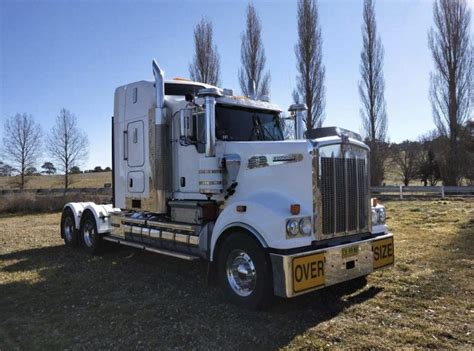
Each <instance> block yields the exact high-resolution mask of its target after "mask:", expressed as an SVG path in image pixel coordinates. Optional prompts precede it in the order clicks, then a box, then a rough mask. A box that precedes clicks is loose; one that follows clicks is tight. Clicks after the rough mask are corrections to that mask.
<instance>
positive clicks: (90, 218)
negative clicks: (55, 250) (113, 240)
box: [61, 208, 103, 254]
mask: <svg viewBox="0 0 474 351" xmlns="http://www.w3.org/2000/svg"><path fill="white" fill-rule="evenodd" d="M75 223H76V221H75V218H74V213H73V212H72V210H71V209H70V208H66V209H65V210H64V211H63V214H62V217H61V236H62V237H63V239H64V242H65V244H66V246H69V247H78V246H82V247H83V248H84V249H85V250H86V251H87V252H89V253H91V254H96V253H99V252H100V251H101V248H102V244H103V240H102V237H101V236H100V235H99V234H98V233H97V224H96V222H95V218H94V215H93V214H92V213H91V212H89V211H86V212H85V213H84V214H83V215H82V218H81V225H80V228H79V229H78V228H76V224H75Z"/></svg>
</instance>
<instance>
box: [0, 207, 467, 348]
mask: <svg viewBox="0 0 474 351" xmlns="http://www.w3.org/2000/svg"><path fill="white" fill-rule="evenodd" d="M386 206H387V208H388V213H389V219H388V222H389V225H390V227H391V229H392V231H393V232H394V234H395V245H396V266H395V268H394V269H392V270H387V271H381V272H377V273H374V274H372V275H371V276H370V277H369V279H368V284H367V285H366V286H357V285H356V284H343V285H340V286H335V287H332V288H328V289H324V290H321V291H317V292H314V293H311V294H308V295H304V296H301V297H298V298H294V299H290V300H283V299H279V300H277V302H276V304H275V305H274V306H273V307H272V308H270V309H269V310H268V311H264V312H249V311H244V310H241V309H239V308H237V307H235V306H233V305H230V304H228V303H227V302H225V301H224V300H223V299H222V297H221V294H220V291H219V289H218V288H214V287H209V286H207V285H206V265H205V264H204V263H190V262H185V261H180V260H177V259H173V258H168V257H162V256H158V255H153V254H148V253H145V252H140V251H135V250H132V249H127V248H117V247H115V246H110V248H109V250H107V252H106V253H105V254H103V255H102V256H95V257H91V256H87V255H86V254H85V253H84V252H83V251H82V250H70V249H68V248H66V247H65V246H64V245H63V243H62V241H61V239H60V238H59V232H58V228H59V219H60V215H59V214H47V215H31V216H16V217H8V218H0V311H1V312H0V315H1V316H2V318H0V349H14V348H20V349H50V348H52V349H64V348H69V349H70V348H73V349H83V348H94V349H95V348H119V349H130V348H147V349H148V348H160V349H168V348H182V349H191V348H196V349H216V348H217V349H245V348H250V349H254V348H258V349H277V348H312V347H328V346H329V347H331V346H335V347H356V348H361V347H364V348H393V347H400V346H404V347H421V348H428V347H430V348H431V347H438V348H453V347H457V348H459V347H461V348H472V347H473V344H472V342H473V337H472V329H473V317H474V306H473V302H472V301H474V299H473V291H474V287H473V282H474V276H473V275H474V274H473V271H474V270H473V266H474V258H473V248H474V247H473V237H474V236H473V235H474V221H473V220H472V218H474V201H470V200H469V201H442V202H441V201H410V202H387V203H386ZM414 208H416V209H419V210H415V211H413V209H414Z"/></svg>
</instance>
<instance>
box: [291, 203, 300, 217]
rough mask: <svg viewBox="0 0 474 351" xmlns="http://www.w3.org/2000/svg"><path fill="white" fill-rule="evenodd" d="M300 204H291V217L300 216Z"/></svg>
mask: <svg viewBox="0 0 474 351" xmlns="http://www.w3.org/2000/svg"><path fill="white" fill-rule="evenodd" d="M300 210H301V208H300V204H291V206H290V212H291V214H292V215H298V214H300Z"/></svg>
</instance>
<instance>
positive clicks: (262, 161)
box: [247, 154, 303, 169]
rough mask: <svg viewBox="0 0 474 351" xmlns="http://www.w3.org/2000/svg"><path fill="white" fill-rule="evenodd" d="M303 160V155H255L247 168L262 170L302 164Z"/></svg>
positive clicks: (250, 159) (249, 160) (248, 162)
mask: <svg viewBox="0 0 474 351" xmlns="http://www.w3.org/2000/svg"><path fill="white" fill-rule="evenodd" d="M302 160H303V154H266V155H254V156H251V157H250V158H249V159H248V161H247V168H248V169H254V168H262V167H271V166H278V165H283V164H286V163H293V162H300V161H302Z"/></svg>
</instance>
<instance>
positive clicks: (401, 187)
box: [400, 185, 403, 200]
mask: <svg viewBox="0 0 474 351" xmlns="http://www.w3.org/2000/svg"><path fill="white" fill-rule="evenodd" d="M400 200H403V185H400Z"/></svg>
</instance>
